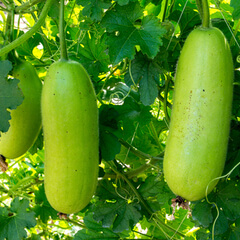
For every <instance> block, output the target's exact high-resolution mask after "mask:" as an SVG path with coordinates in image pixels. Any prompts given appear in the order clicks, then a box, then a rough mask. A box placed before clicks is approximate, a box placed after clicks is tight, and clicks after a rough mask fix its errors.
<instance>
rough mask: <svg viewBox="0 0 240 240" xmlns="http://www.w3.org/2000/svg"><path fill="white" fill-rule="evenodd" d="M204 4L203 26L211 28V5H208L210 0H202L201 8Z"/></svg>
mask: <svg viewBox="0 0 240 240" xmlns="http://www.w3.org/2000/svg"><path fill="white" fill-rule="evenodd" d="M201 6H202V10H201V9H200V11H202V16H201V17H202V26H203V27H204V28H209V27H210V13H209V5H208V0H201V3H200V8H201Z"/></svg>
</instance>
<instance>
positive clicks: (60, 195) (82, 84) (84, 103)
mask: <svg viewBox="0 0 240 240" xmlns="http://www.w3.org/2000/svg"><path fill="white" fill-rule="evenodd" d="M42 122H43V133H44V141H45V170H44V172H45V179H44V185H45V192H46V196H47V199H48V201H49V203H50V204H51V206H52V207H53V208H55V209H56V210H57V211H59V212H61V213H65V214H70V213H76V212H78V211H80V210H82V209H83V208H84V207H85V206H86V205H87V204H88V203H89V202H90V200H91V198H92V196H93V194H94V192H95V189H96V186H97V178H98V165H99V148H98V147H99V135H98V107H97V100H96V95H95V91H94V88H93V85H92V83H91V80H90V78H89V75H88V74H87V72H86V70H85V69H84V68H83V66H82V65H81V64H80V63H78V62H76V61H71V60H59V61H58V62H55V63H53V64H52V65H51V66H50V67H49V70H48V73H47V76H46V78H45V83H44V86H43V92H42Z"/></svg>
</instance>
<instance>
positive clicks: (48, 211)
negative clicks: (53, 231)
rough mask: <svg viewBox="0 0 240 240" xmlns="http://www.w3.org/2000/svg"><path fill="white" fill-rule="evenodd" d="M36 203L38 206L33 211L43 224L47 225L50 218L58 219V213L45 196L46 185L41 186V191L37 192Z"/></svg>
mask: <svg viewBox="0 0 240 240" xmlns="http://www.w3.org/2000/svg"><path fill="white" fill-rule="evenodd" d="M35 202H36V206H35V207H34V209H33V210H34V212H35V213H36V216H37V217H39V218H40V219H41V220H42V221H43V223H47V221H48V220H49V218H50V217H51V218H52V219H56V218H57V211H56V210H55V209H53V208H52V207H51V205H50V203H49V202H48V200H47V197H46V195H45V191H44V185H41V186H40V187H39V190H38V191H36V192H35Z"/></svg>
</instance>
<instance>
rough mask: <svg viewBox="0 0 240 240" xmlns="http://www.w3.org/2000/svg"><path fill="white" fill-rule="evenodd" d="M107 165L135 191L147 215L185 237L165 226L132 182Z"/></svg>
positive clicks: (182, 235) (178, 233)
mask: <svg viewBox="0 0 240 240" xmlns="http://www.w3.org/2000/svg"><path fill="white" fill-rule="evenodd" d="M107 164H108V165H109V166H110V167H111V169H112V170H113V171H114V172H115V173H116V174H117V175H118V176H119V177H121V178H122V179H123V180H124V181H125V182H126V183H127V184H128V186H129V187H130V188H131V190H132V191H133V193H134V194H135V196H136V197H137V198H138V200H139V201H140V202H141V204H142V205H143V207H144V208H145V209H146V211H147V213H148V214H149V215H150V216H151V217H152V218H155V220H156V221H157V223H158V224H160V225H161V226H162V227H164V228H165V229H168V230H170V231H172V232H174V233H175V234H177V235H179V236H181V237H185V235H184V234H182V233H180V232H178V231H176V230H175V229H174V228H172V227H170V226H168V225H167V224H165V223H164V222H163V221H161V220H160V219H159V218H158V217H157V216H156V214H154V212H153V211H152V209H151V208H150V207H149V206H148V204H147V203H146V202H145V200H144V199H143V197H142V196H141V194H140V193H139V192H138V191H137V189H136V188H135V187H134V185H133V184H132V183H131V181H130V180H129V179H128V178H127V177H126V176H125V175H124V174H123V173H121V172H119V171H118V170H117V169H116V167H115V166H114V163H110V162H107Z"/></svg>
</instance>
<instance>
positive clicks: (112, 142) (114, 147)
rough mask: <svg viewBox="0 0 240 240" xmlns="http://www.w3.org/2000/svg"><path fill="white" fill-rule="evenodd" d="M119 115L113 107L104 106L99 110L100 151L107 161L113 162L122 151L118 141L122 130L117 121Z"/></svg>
mask: <svg viewBox="0 0 240 240" xmlns="http://www.w3.org/2000/svg"><path fill="white" fill-rule="evenodd" d="M118 115H119V113H118V112H117V111H116V110H115V109H114V107H111V106H102V107H101V108H100V110H99V125H100V149H101V157H102V158H103V159H104V160H105V161H110V160H113V159H114V158H115V155H116V154H118V153H119V152H120V149H121V144H120V143H119V141H118V137H119V136H120V135H121V130H120V127H119V123H118V121H117V120H116V117H117V116H118Z"/></svg>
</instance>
